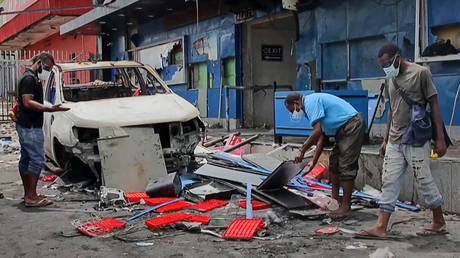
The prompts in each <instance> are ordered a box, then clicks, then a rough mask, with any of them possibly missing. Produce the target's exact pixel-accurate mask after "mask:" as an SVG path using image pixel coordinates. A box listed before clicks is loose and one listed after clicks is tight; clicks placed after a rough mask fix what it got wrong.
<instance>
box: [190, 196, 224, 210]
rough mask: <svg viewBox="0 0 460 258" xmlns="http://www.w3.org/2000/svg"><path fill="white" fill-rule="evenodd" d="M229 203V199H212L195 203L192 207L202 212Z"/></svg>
mask: <svg viewBox="0 0 460 258" xmlns="http://www.w3.org/2000/svg"><path fill="white" fill-rule="evenodd" d="M227 204H228V202H227V201H222V200H215V199H211V200H206V201H204V202H200V203H197V204H195V205H192V206H191V207H190V208H193V209H196V210H199V211H202V212H207V211H210V210H214V209H215V208H219V207H222V206H225V205H227Z"/></svg>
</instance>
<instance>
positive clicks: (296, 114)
mask: <svg viewBox="0 0 460 258" xmlns="http://www.w3.org/2000/svg"><path fill="white" fill-rule="evenodd" d="M284 104H285V106H286V108H287V109H288V110H289V112H290V113H291V114H292V117H293V118H294V119H296V118H301V117H303V116H305V117H306V118H307V119H308V120H309V121H310V123H311V125H312V127H313V132H312V134H311V135H310V137H308V139H307V140H306V141H305V143H304V144H303V145H302V147H301V148H300V150H299V152H298V153H297V155H296V157H295V161H296V162H300V161H302V159H303V157H304V155H305V152H306V151H307V150H308V149H309V148H310V147H311V146H312V145H315V144H316V152H315V155H314V157H313V160H312V162H311V164H309V165H310V168H312V167H314V166H315V164H316V162H317V161H318V158H319V156H320V155H321V153H322V151H323V144H324V138H325V135H328V136H335V146H334V149H333V150H332V153H331V155H330V157H329V171H330V172H331V181H332V198H334V199H336V200H337V201H339V189H340V186H342V188H343V198H342V203H341V205H340V208H339V209H338V210H335V211H333V212H331V213H329V216H330V217H331V218H335V219H339V218H344V217H347V216H350V215H351V194H352V192H353V183H354V180H355V178H356V174H357V172H358V159H359V155H360V153H361V146H362V144H363V139H364V130H365V123H364V119H363V116H362V115H361V113H358V111H356V109H354V108H353V107H352V106H351V105H350V104H349V103H348V102H346V101H345V100H343V99H341V98H339V97H336V96H334V95H331V94H327V93H313V94H310V95H305V96H304V95H302V94H300V93H298V92H293V93H291V94H289V95H288V96H287V97H286V99H285V102H284Z"/></svg>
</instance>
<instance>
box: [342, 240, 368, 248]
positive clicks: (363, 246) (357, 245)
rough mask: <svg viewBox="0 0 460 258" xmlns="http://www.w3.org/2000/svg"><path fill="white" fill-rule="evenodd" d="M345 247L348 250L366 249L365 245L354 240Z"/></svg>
mask: <svg viewBox="0 0 460 258" xmlns="http://www.w3.org/2000/svg"><path fill="white" fill-rule="evenodd" d="M345 249H348V250H362V249H367V245H366V244H365V243H363V242H355V243H353V244H352V245H347V246H346V247H345Z"/></svg>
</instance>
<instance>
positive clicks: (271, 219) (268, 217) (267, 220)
mask: <svg viewBox="0 0 460 258" xmlns="http://www.w3.org/2000/svg"><path fill="white" fill-rule="evenodd" d="M262 218H263V221H264V224H265V226H268V225H270V224H281V223H282V222H283V220H282V219H280V217H278V216H277V215H276V213H274V212H273V211H271V210H269V211H267V212H265V213H264V215H263V216H262Z"/></svg>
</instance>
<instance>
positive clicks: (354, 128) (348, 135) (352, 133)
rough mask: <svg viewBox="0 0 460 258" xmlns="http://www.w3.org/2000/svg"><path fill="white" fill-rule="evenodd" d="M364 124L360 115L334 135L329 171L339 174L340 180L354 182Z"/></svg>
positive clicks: (351, 119) (362, 139)
mask: <svg viewBox="0 0 460 258" xmlns="http://www.w3.org/2000/svg"><path fill="white" fill-rule="evenodd" d="M364 132H365V122H364V119H363V116H362V114H361V113H358V114H357V115H356V116H354V117H352V118H350V120H348V122H346V123H345V124H344V125H342V126H341V127H340V128H339V130H338V131H337V134H336V135H335V145H334V148H333V149H332V153H331V156H330V157H329V170H330V171H331V173H339V174H340V180H343V181H348V180H354V179H355V178H356V175H357V173H358V159H359V155H360V154H361V146H362V145H363V141H364Z"/></svg>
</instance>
